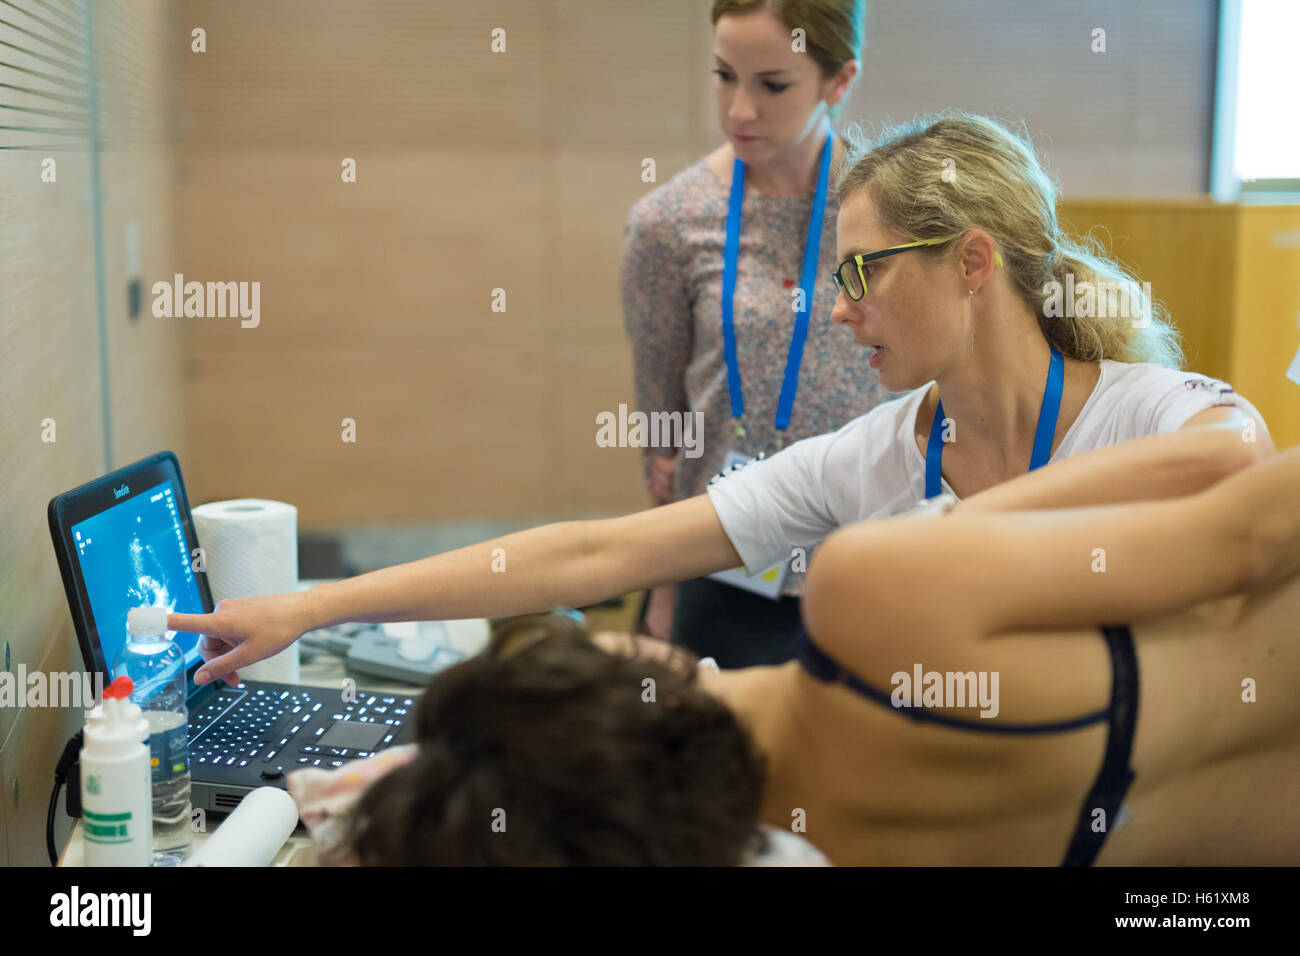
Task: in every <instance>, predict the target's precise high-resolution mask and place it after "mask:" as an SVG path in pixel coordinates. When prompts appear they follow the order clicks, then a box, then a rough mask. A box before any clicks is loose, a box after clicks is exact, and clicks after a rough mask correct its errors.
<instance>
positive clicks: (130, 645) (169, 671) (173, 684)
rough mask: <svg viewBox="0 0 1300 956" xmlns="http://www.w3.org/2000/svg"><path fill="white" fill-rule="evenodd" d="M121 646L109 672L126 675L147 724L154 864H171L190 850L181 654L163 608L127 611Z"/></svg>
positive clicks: (186, 724) (186, 725) (186, 723)
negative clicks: (168, 631) (168, 628)
mask: <svg viewBox="0 0 1300 956" xmlns="http://www.w3.org/2000/svg"><path fill="white" fill-rule="evenodd" d="M126 627H127V633H128V638H127V642H126V645H125V646H124V647H123V648H122V651H121V653H120V654H118V656H117V661H116V663H115V665H114V667H113V676H114V677H120V676H122V675H125V676H127V677H129V678H131V681H132V683H134V685H135V689H134V690H133V691H132V693H131V701H132V702H133V703H135V704H137V705H139V707H140V709H141V710H142V711H143V712H144V717H145V719H146V720H147V721H148V722H149V758H150V759H149V763H150V765H151V767H152V775H153V865H154V866H175V865H177V864H179V863H181V862H182V861H183V860H184V859H185V858H186V857H187V856H189V854H190V840H191V837H190V745H189V713H188V711H187V710H186V706H185V655H184V654H183V653H181V649H180V648H179V647H177V646H176V645H175V644H174V643H172V640H171V638H170V637H168V636H167V609H166V608H164V607H137V608H132V609H131V610H130V611H128V612H127V616H126Z"/></svg>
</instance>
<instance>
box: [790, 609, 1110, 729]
mask: <svg viewBox="0 0 1300 956" xmlns="http://www.w3.org/2000/svg"><path fill="white" fill-rule="evenodd" d="M795 654H796V657H797V658H798V660H799V663H800V664H801V665H803V668H804V670H806V671H807V672H808V673H809V674H811V675H812V676H813V677H815V678H817V679H818V680H819V681H823V682H824V683H828V684H835V683H840V684H843V685H844V686H845V687H847V688H849V690H851V691H853V692H854V693H856V694H858V695H860V696H862V697H865V698H867V699H868V700H870V701H872V702H874V703H877V704H880V706H882V707H888V708H889V709H890V710H892V711H894V713H896V714H900V715H902V716H903V717H907V718H909V719H911V720H914V721H917V722H918V723H931V724H939V725H940V726H943V727H951V728H953V729H954V730H969V731H974V732H976V733H985V734H1059V733H1064V732H1066V731H1070V730H1078V729H1080V728H1082V727H1090V726H1092V725H1093V724H1099V723H1101V722H1102V721H1104V720H1105V719H1106V718H1107V716H1108V712H1107V711H1105V710H1099V711H1096V712H1095V713H1091V714H1084V715H1083V716H1082V717H1075V718H1074V719H1072V720H1060V721H1055V722H1053V723H1050V724H1013V723H1010V722H1008V721H1004V720H966V719H963V718H961V717H950V716H948V715H947V714H944V713H940V712H938V711H936V710H935V709H934V708H932V707H897V706H895V705H894V702H893V701H892V700H891V699H890V695H889V694H887V693H885V692H884V691H883V690H881V689H880V688H878V687H873V686H872V685H871V684H868V683H867V682H866V681H864V680H862V679H861V678H859V677H858V676H857V675H855V674H851V673H850V672H849V671H847V670H845V669H844V668H843V667H841V666H840V664H839V662H838V661H836V660H835V659H834V658H833V657H831V656H830V655H829V654H827V653H826V652H825V651H823V650H822V649H821V648H820V647H818V646H817V645H816V644H814V643H813V642H812V638H811V637H809V636H808V632H807V631H805V630H803V629H802V628H801V629H800V631H799V635H798V637H797V638H796V639H795Z"/></svg>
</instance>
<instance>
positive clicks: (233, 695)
mask: <svg viewBox="0 0 1300 956" xmlns="http://www.w3.org/2000/svg"><path fill="white" fill-rule="evenodd" d="M325 694H327V695H329V696H330V697H332V698H335V699H334V700H330V701H326V700H320V699H317V697H316V696H314V695H313V693H312V691H311V690H302V689H291V690H284V691H281V692H279V693H277V692H276V691H275V690H274V689H272V690H267V689H265V688H259V689H258V690H256V691H251V692H249V691H243V692H239V691H229V692H225V691H223V692H221V693H219V694H217V695H216V696H215V697H214V698H213V699H212V700H211V701H209V702H208V703H207V704H206V705H205V706H203V707H202V708H200V709H199V710H197V711H195V712H194V713H193V714H192V715H191V717H190V728H191V733H192V734H193V736H192V737H191V738H190V763H191V765H192V766H194V765H207V766H227V767H247V766H249V765H250V764H259V765H260V764H264V763H269V762H270V761H272V760H275V761H276V762H277V764H280V765H283V766H284V767H285V768H286V769H287V768H288V767H289V766H290V765H291V764H292V763H296V764H298V765H299V766H310V767H326V768H328V767H341V766H343V764H344V763H345V762H347V761H348V760H355V759H357V758H360V757H369V756H370V755H371V754H372V753H373V752H374V751H369V750H357V749H352V748H347V747H323V746H319V745H317V743H316V741H317V740H319V739H320V738H321V736H323V735H324V734H325V732H326V731H327V730H328V729H329V728H330V727H331V726H333V725H334V723H335V721H340V720H344V721H348V722H350V723H351V722H355V723H360V724H383V725H385V726H386V727H387V728H391V729H388V730H387V732H386V734H385V735H384V736H383V737H382V739H381V740H380V742H379V743H378V744H376V745H374V746H375V750H382V749H383V748H384V747H386V746H388V745H389V744H391V743H392V742H393V738H394V737H396V735H397V733H398V731H399V730H401V728H402V725H403V723H404V721H405V719H406V717H407V715H408V714H410V713H411V712H412V710H413V709H414V706H415V700H414V698H412V697H401V696H396V695H379V694H366V693H362V694H361V696H359V697H358V698H357V699H356V700H355V701H350V702H349V701H339V700H338V699H337V693H335V694H329V692H328V691H326V692H325ZM241 698H242V699H241ZM304 728H305V729H308V730H310V731H312V732H311V733H309V734H303V735H302V736H301V738H300V739H295V737H296V735H298V734H299V732H300V731H302V730H303V729H304ZM377 730H378V728H376V731H377ZM290 741H293V743H292V744H290Z"/></svg>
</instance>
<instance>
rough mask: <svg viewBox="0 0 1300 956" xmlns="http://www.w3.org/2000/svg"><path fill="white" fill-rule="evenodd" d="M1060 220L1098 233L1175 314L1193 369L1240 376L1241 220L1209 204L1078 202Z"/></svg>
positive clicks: (1077, 229) (1226, 209)
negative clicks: (1235, 353) (1237, 262)
mask: <svg viewBox="0 0 1300 956" xmlns="http://www.w3.org/2000/svg"><path fill="white" fill-rule="evenodd" d="M1060 219H1061V221H1062V223H1063V224H1066V223H1068V225H1069V226H1070V231H1071V232H1073V233H1075V234H1082V233H1085V232H1088V231H1089V230H1095V233H1094V234H1095V235H1097V236H1098V237H1099V238H1100V239H1101V240H1102V242H1103V244H1104V245H1105V247H1106V249H1107V250H1108V252H1109V254H1110V255H1111V256H1112V257H1113V258H1117V259H1119V260H1120V261H1121V262H1122V263H1123V264H1124V265H1126V266H1127V267H1128V268H1129V269H1130V271H1131V272H1132V273H1133V274H1135V275H1136V276H1137V277H1138V279H1139V280H1140V281H1143V282H1150V283H1151V294H1152V295H1153V296H1154V297H1155V298H1156V299H1158V300H1159V301H1161V302H1163V303H1164V304H1165V306H1166V308H1168V309H1169V314H1170V318H1171V319H1172V321H1173V324H1174V325H1175V327H1177V329H1178V330H1179V332H1181V333H1182V335H1183V343H1182V344H1183V351H1184V354H1185V356H1186V360H1187V367H1188V368H1190V369H1194V370H1195V371H1198V372H1203V373H1204V374H1206V375H1211V376H1214V377H1215V378H1222V379H1228V378H1229V374H1230V372H1231V369H1232V319H1231V317H1232V310H1233V296H1234V294H1235V285H1234V284H1235V282H1236V274H1235V271H1234V270H1233V268H1232V261H1233V253H1234V249H1235V245H1236V229H1237V218H1236V213H1235V210H1234V208H1233V207H1231V206H1223V205H1217V204H1215V203H1212V202H1210V201H1209V200H1205V201H1199V200H1189V201H1169V202H1161V201H1146V202H1144V201H1141V200H1112V201H1101V200H1098V201H1092V200H1070V201H1067V202H1064V203H1062V206H1061V209H1060Z"/></svg>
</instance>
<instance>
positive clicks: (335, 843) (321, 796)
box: [285, 744, 418, 866]
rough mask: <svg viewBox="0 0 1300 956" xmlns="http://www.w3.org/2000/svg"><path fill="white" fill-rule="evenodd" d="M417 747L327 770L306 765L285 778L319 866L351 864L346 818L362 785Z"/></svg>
mask: <svg viewBox="0 0 1300 956" xmlns="http://www.w3.org/2000/svg"><path fill="white" fill-rule="evenodd" d="M417 747H418V745H417V744H402V745H400V746H397V747H389V748H388V749H387V750H383V751H381V752H379V753H377V754H375V755H374V756H373V757H365V758H362V759H361V760H351V761H349V762H347V763H345V764H344V765H343V766H341V767H335V768H333V769H331V770H320V769H317V768H316V767H306V768H304V769H302V770H295V771H294V772H293V773H291V774H289V776H287V777H286V778H285V785H286V786H287V787H288V788H289V796H291V797H293V799H294V802H295V803H297V804H298V816H299V817H301V818H302V822H303V824H304V825H305V826H306V827H307V832H308V833H309V834H310V835H311V839H312V843H314V844H315V846H316V858H317V860H318V861H319V862H320V864H321V865H322V866H350V865H354V864H355V862H356V861H355V860H354V859H353V858H352V855H351V852H350V851H349V849H348V848H347V847H346V846H344V845H343V837H344V834H345V832H346V823H347V818H348V817H349V816H350V815H351V813H352V809H353V807H355V806H356V803H357V800H359V799H360V798H361V794H362V793H364V792H365V789H366V787H368V786H370V784H371V783H373V782H374V781H375V780H377V779H379V778H380V777H382V776H383V775H384V774H386V773H388V771H390V770H392V769H393V768H394V767H400V766H401V765H402V764H404V763H408V762H409V761H410V760H411V759H412V758H413V757H414V756H415V754H416V752H417V749H416V748H417Z"/></svg>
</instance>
